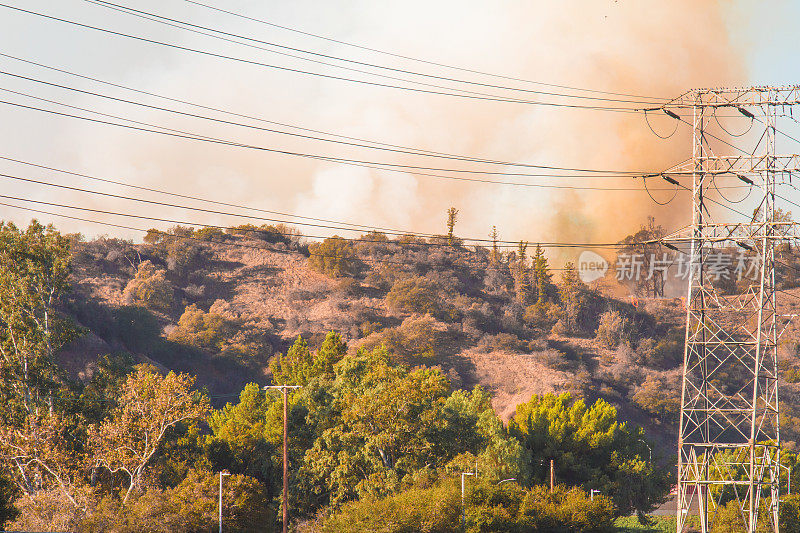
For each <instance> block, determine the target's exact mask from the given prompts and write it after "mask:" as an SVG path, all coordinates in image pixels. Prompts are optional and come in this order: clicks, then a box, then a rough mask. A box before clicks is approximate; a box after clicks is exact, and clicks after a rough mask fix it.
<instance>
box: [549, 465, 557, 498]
mask: <svg viewBox="0 0 800 533" xmlns="http://www.w3.org/2000/svg"><path fill="white" fill-rule="evenodd" d="M555 490H556V460H555V459H550V492H555Z"/></svg>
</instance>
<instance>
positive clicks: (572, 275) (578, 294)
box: [558, 262, 586, 331]
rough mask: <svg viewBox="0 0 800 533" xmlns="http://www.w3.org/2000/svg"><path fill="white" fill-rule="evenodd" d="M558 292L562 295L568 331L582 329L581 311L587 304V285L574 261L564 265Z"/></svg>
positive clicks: (564, 317)
mask: <svg viewBox="0 0 800 533" xmlns="http://www.w3.org/2000/svg"><path fill="white" fill-rule="evenodd" d="M558 292H559V296H560V297H561V309H562V313H561V316H562V320H563V323H564V328H565V329H566V331H577V330H578V329H580V321H581V313H582V312H583V310H584V307H585V305H586V287H585V286H584V284H583V282H582V281H581V278H580V276H579V274H578V269H577V268H575V264H574V263H572V262H569V263H567V264H566V265H564V272H563V273H562V274H561V286H560V287H559V288H558Z"/></svg>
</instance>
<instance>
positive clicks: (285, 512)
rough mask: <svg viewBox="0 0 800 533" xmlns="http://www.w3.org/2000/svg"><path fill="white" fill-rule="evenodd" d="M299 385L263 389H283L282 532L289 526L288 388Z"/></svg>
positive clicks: (298, 386) (271, 386)
mask: <svg viewBox="0 0 800 533" xmlns="http://www.w3.org/2000/svg"><path fill="white" fill-rule="evenodd" d="M299 388H300V385H267V386H266V387H264V389H265V390H266V389H281V391H283V533H286V532H287V531H288V527H289V389H299Z"/></svg>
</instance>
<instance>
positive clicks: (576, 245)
mask: <svg viewBox="0 0 800 533" xmlns="http://www.w3.org/2000/svg"><path fill="white" fill-rule="evenodd" d="M98 194H104V193H98ZM0 198H5V199H7V200H15V201H20V202H30V203H34V204H40V205H46V206H50V207H59V208H63V209H71V210H78V211H87V212H91V213H97V214H102V215H112V216H119V217H126V218H136V219H140V220H148V221H152V222H163V223H168V224H177V225H188V226H200V227H207V228H217V229H229V230H236V229H237V228H238V226H220V225H218V224H207V223H204V222H191V221H186V220H179V219H173V218H164V217H151V216H147V215H140V214H136V213H126V212H119V211H110V210H107V209H95V208H91V207H83V206H79V205H73V204H63V203H56V202H48V201H45V200H36V199H33V198H25V197H19V196H12V195H6V194H0ZM141 201H143V202H148V201H147V200H141ZM148 203H150V202H148ZM152 203H157V202H152ZM187 209H193V208H187ZM279 222H281V221H279ZM288 223H289V224H297V223H293V222H288ZM297 225H300V224H297ZM314 227H318V228H325V226H321V225H317V226H314ZM128 229H131V228H128ZM134 229H135V228H134ZM326 229H334V230H339V229H342V228H335V227H334V228H326ZM145 231H146V230H145ZM251 231H252V232H261V231H264V230H259V229H255V230H251ZM274 233H276V234H279V235H284V236H289V237H290V236H294V235H295V234H293V233H281V232H280V231H275V232H274ZM381 233H383V232H381ZM395 235H397V236H401V237H402V236H404V235H406V234H404V233H395ZM305 236H306V237H310V238H327V237H324V236H319V235H305ZM334 237H335V238H338V239H342V240H353V239H347V238H345V237H338V236H334ZM430 237H433V238H435V237H442V236H441V235H431V236H430ZM459 239H460V240H462V241H469V242H472V243H483V244H489V243H494V242H497V243H510V244H503V247H508V248H515V247H516V246H518V244H519V242H520V241H499V240H498V241H495V240H494V239H485V238H474V237H473V238H461V237H459ZM360 240H361V242H375V243H384V242H385V241H383V240H380V241H378V240H375V241H365V240H363V239H360ZM523 242H524V241H523ZM530 242H534V241H530ZM400 244H401V245H402V243H400ZM413 244H415V245H416V244H420V245H424V246H438V247H445V248H448V247H452V246H451V245H450V244H439V243H413ZM536 244H538V245H540V246H541V247H542V248H619V247H623V246H630V245H631V244H639V243H626V244H620V243H592V242H587V243H577V242H574V243H570V242H536ZM498 245H500V244H498Z"/></svg>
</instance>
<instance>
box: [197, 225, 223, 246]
mask: <svg viewBox="0 0 800 533" xmlns="http://www.w3.org/2000/svg"><path fill="white" fill-rule="evenodd" d="M195 237H196V238H197V239H199V240H201V241H207V242H224V241H225V232H224V231H222V230H221V229H219V228H214V227H211V226H209V227H206V228H200V229H199V230H197V231H196V232H195Z"/></svg>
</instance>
